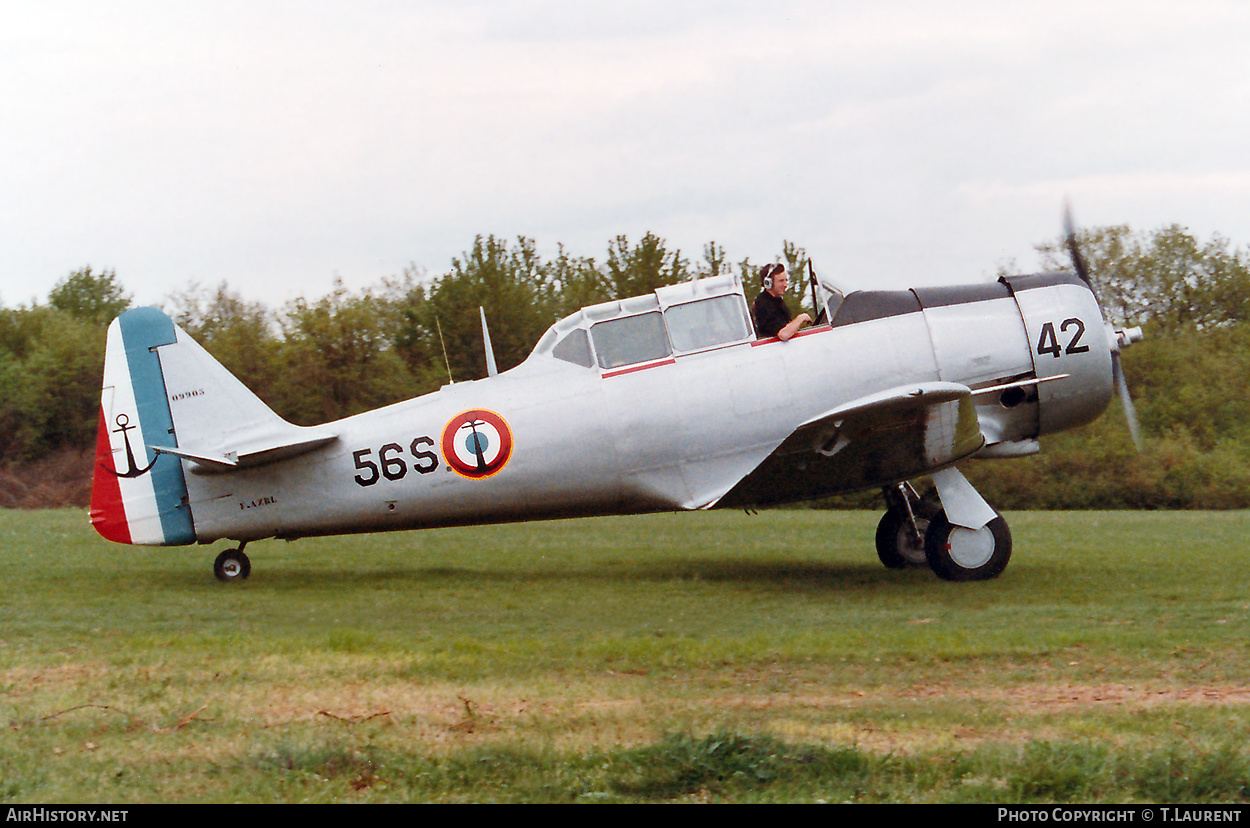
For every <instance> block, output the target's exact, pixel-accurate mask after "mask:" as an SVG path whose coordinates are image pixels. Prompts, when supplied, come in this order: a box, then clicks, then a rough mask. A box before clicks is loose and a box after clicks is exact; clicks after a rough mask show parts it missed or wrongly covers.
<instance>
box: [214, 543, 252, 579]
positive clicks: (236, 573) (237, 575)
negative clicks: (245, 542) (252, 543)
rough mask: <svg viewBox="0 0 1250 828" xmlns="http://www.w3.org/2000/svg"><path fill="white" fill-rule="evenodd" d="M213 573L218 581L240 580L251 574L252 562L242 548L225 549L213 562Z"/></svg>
mask: <svg viewBox="0 0 1250 828" xmlns="http://www.w3.org/2000/svg"><path fill="white" fill-rule="evenodd" d="M213 574H214V575H216V576H217V580H219V581H242V580H243V579H245V578H247V576H248V575H251V574H252V562H251V561H249V560H248V558H247V555H244V554H243V550H242V549H227V550H226V551H225V552H222V553H221V554H220V555H218V556H217V560H216V561H214V562H213Z"/></svg>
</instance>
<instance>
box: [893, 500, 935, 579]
mask: <svg viewBox="0 0 1250 828" xmlns="http://www.w3.org/2000/svg"><path fill="white" fill-rule="evenodd" d="M911 510H912V515H913V516H914V517H915V520H916V525H915V528H914V529H913V528H912V521H911V519H910V518H908V516H907V512H906V511H905V510H904V509H899V508H890V509H888V510H887V511H886V513H885V514H884V515H882V516H881V522H880V523H878V524H877V557H878V558H880V559H881V563H883V564H885V566H886V568H887V569H907V568H908V567H921V566H925V565H926V563H927V559H926V557H925V551H924V539H925V536H926V534H927V531H928V528H929V523H930V522H931V521H932V520H933V518H934V517H936V516H937V515H938V513H939V512H941V511H942V510H941V509H940V508H938V506H937V504H935V503H931V502H930V501H928V500H916V501H912V504H911ZM917 533H919V534H917Z"/></svg>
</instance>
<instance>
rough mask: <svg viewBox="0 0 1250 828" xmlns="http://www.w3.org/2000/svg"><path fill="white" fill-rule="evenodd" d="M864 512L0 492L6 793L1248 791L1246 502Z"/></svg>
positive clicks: (563, 796)
mask: <svg viewBox="0 0 1250 828" xmlns="http://www.w3.org/2000/svg"><path fill="white" fill-rule="evenodd" d="M1007 517H1008V520H1009V521H1010V523H1011V525H1012V532H1013V535H1014V539H1015V553H1014V557H1013V560H1012V563H1011V565H1010V566H1009V567H1008V568H1007V571H1006V572H1005V573H1004V575H1003V576H1002V577H1001V578H999V579H997V580H994V581H990V582H985V583H975V584H950V583H946V582H942V581H939V580H937V579H936V578H934V577H933V576H932V575H931V574H930V573H928V572H926V571H920V570H917V571H905V572H897V571H890V570H886V569H884V568H883V567H881V566H880V565H879V563H878V562H877V560H876V556H875V553H874V552H873V550H872V535H873V530H874V528H875V523H876V519H877V515H875V514H873V513H869V512H817V511H807V510H792V511H770V512H763V513H761V514H759V515H756V516H746V515H743V514H741V513H701V514H690V515H657V516H651V517H639V518H622V519H601V520H584V521H569V522H557V523H540V524H527V525H516V526H501V527H486V528H466V529H455V530H439V531H429V532H422V533H403V534H397V535H381V536H368V537H354V538H334V539H318V540H305V541H299V542H296V543H290V544H288V543H283V542H276V541H271V542H258V543H255V544H252V545H251V546H249V548H248V553H249V555H250V556H251V558H252V563H253V574H252V577H251V578H250V579H249V580H248V581H247V582H244V583H241V584H230V585H223V584H219V583H218V582H217V581H215V580H214V579H213V577H212V573H211V563H212V558H213V556H214V555H215V554H216V552H217V551H219V549H220V548H221V545H220V544H219V545H217V546H216V547H212V548H208V547H192V548H175V549H145V548H140V547H124V546H116V545H112V544H109V543H107V542H106V541H103V540H100V539H99V538H97V537H96V536H95V535H94V533H93V532H92V531H91V530H90V528H89V527H88V526H87V525H86V519H85V516H84V515H83V513H82V512H79V511H71V510H66V511H50V512H0V538H2V539H3V554H2V556H0V567H2V568H3V574H4V584H3V587H0V618H2V619H3V621H2V623H0V723H3V724H4V725H5V726H6V727H7V731H6V733H5V736H4V738H3V740H0V801H10V802H36V801H39V802H64V801H111V802H151V801H197V802H199V801H206V802H217V801H283V802H287V801H349V802H350V801H407V800H420V801H666V800H694V801H813V800H825V801H978V802H992V801H997V802H1017V801H1091V800H1099V801H1224V802H1230V801H1231V802H1244V801H1246V800H1247V798H1248V797H1250V793H1248V789H1247V785H1248V784H1250V776H1248V775H1247V766H1248V754H1247V752H1246V748H1245V747H1244V743H1245V741H1246V740H1245V738H1244V734H1245V733H1246V732H1247V730H1248V729H1250V682H1248V681H1247V676H1248V675H1250V635H1248V634H1247V633H1248V632H1250V629H1248V626H1250V625H1248V620H1250V592H1248V591H1247V590H1246V588H1245V584H1246V581H1245V577H1244V575H1243V574H1242V573H1244V572H1245V571H1246V567H1247V564H1248V563H1250V544H1248V543H1247V542H1246V538H1247V537H1248V536H1250V514H1248V513H1245V512H1217V513H1200V512H1183V513H1157V512H1155V513H1018V514H1009V515H1008V516H1007Z"/></svg>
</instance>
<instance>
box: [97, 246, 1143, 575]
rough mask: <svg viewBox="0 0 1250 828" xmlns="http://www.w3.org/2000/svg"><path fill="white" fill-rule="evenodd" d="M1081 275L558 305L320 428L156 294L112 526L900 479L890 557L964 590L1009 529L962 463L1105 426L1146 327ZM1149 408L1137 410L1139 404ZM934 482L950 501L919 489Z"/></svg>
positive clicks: (227, 557) (713, 287)
mask: <svg viewBox="0 0 1250 828" xmlns="http://www.w3.org/2000/svg"><path fill="white" fill-rule="evenodd" d="M1072 239H1073V237H1072V235H1071V232H1069V241H1070V242H1071V247H1072V251H1073V256H1074V263H1075V264H1076V271H1075V272H1056V273H1042V274H1037V275H1031V276H1014V277H1004V278H1001V279H999V280H998V281H997V282H992V283H983V284H972V285H961V286H953V287H937V288H916V289H912V290H894V291H855V292H850V293H846V294H844V293H843V292H841V291H840V290H838V289H837V288H836V287H834V286H831V285H828V284H824V283H822V281H821V280H819V279H817V278H816V275H815V273H814V271H813V272H812V273H811V281H810V286H811V289H812V295H813V298H814V301H815V304H816V307H817V310H818V311H819V315H818V317H817V320H816V324H814V325H812V326H811V327H809V328H806V329H804V330H802V331H800V332H798V333H797V334H795V335H794V336H793V337H791V338H790V339H788V340H786V341H782V340H780V339H778V338H776V337H769V338H757V337H756V335H755V333H754V331H753V328H752V320H751V316H750V306H749V304H748V299H747V295H746V292H745V290H744V287H743V284H742V282H741V280H740V279H739V278H738V277H737V276H732V275H731V276H719V277H714V278H706V279H700V280H697V281H691V282H684V283H681V284H676V285H672V286H669V287H662V288H659V289H658V290H656V291H655V292H654V293H650V294H647V295H645V296H637V297H632V298H628V299H622V300H619V301H612V302H605V303H603V304H599V305H594V306H591V307H587V308H583V309H582V310H580V311H578V312H577V313H575V314H573V315H571V316H568V317H566V318H564V319H561V320H560V321H558V322H556V323H555V324H554V325H553V326H552V327H551V328H550V329H549V330H548V331H547V332H546V334H545V335H544V336H543V337H542V338H541V340H539V342H538V344H537V346H536V347H535V348H534V350H533V352H532V353H531V354H530V356H529V357H528V358H527V359H526V360H525V361H524V362H523V363H521V364H520V365H518V366H516V367H515V368H513V369H511V370H508V371H505V372H502V373H500V372H497V371H496V370H495V367H494V364H493V356H492V355H491V348H490V341H489V333H488V332H487V330H486V326H485V314H484V313H483V336H484V339H485V344H486V350H487V355H488V369H489V374H490V376H488V377H486V378H484V379H481V380H476V381H471V382H458V383H454V384H449V385H446V386H444V387H443V388H441V389H439V390H438V391H436V392H433V393H430V394H426V395H424V396H421V397H417V398H415V399H412V400H408V401H406V402H401V403H397V404H394V405H390V406H387V407H385V408H381V409H377V410H375V411H370V412H367V413H363V414H358V415H355V416H352V417H347V418H345V419H342V420H338V421H335V422H331V423H326V424H324V425H319V426H313V427H301V426H295V425H292V424H290V423H288V422H286V421H285V420H283V419H281V418H280V417H279V416H278V415H277V414H275V413H274V412H273V411H272V410H270V409H269V408H268V407H267V406H266V405H265V404H264V403H263V402H262V401H261V400H260V399H259V398H258V397H256V396H255V395H254V394H253V393H252V392H251V391H249V390H248V389H247V388H246V387H244V386H243V384H242V383H240V382H239V381H238V380H237V379H236V378H235V377H234V376H233V375H231V374H230V373H229V372H228V371H227V370H226V369H225V368H224V367H222V366H221V365H220V364H219V363H218V362H217V361H216V360H214V359H213V358H212V357H211V356H210V355H209V354H208V353H207V352H206V351H205V350H204V349H203V348H201V347H200V346H199V345H198V344H197V343H196V342H194V341H193V340H192V339H191V338H190V337H188V336H187V334H186V333H185V332H183V331H182V330H181V329H180V328H179V327H178V326H177V325H175V324H174V323H173V321H172V320H170V319H169V317H167V316H166V315H165V314H163V313H162V312H161V311H160V310H158V309H156V308H138V309H135V310H130V311H127V312H125V313H123V314H122V315H121V316H120V317H118V318H117V319H116V320H114V321H113V323H112V324H111V326H110V328H109V331H108V339H107V346H106V357H105V363H104V383H103V385H104V388H103V393H102V397H101V407H100V425H99V436H98V444H97V460H98V462H97V464H96V469H95V475H94V480H93V491H92V500H91V512H90V518H91V523H92V524H93V526H94V527H95V528H96V530H97V531H98V532H99V533H100V534H101V535H102V536H103V537H105V538H107V539H109V540H111V541H116V542H119V543H132V544H146V545H183V544H191V543H202V544H204V543H212V542H215V541H217V540H221V539H229V540H231V541H235V542H238V546H237V547H234V548H230V549H227V550H226V551H224V552H222V553H221V554H220V555H219V556H218V557H217V559H216V562H215V565H214V571H215V574H216V576H217V577H218V578H220V579H222V580H226V581H230V580H236V579H242V578H246V577H248V575H249V573H250V571H251V564H250V562H249V560H248V557H247V555H245V554H244V552H243V549H244V546H246V545H247V544H248V543H249V542H251V541H253V540H258V539H262V538H284V539H295V538H302V537H309V536H317V535H337V534H348V533H361V532H381V531H395V530H406V529H422V528H429V527H438V526H455V525H466V524H483V523H500V522H508V521H524V520H541V519H555V518H571V517H579V516H592V515H619V514H635V513H644V512H659V511H692V510H700V509H726V508H743V509H749V508H752V507H756V506H762V505H769V504H777V503H785V502H792V501H801V500H807V499H812V498H817V497H822V496H826V495H831V494H835V493H839V492H850V491H855V490H862V489H869V488H881V489H882V490H883V491H884V493H885V495H886V504H887V511H886V513H885V515H884V517H883V518H882V519H881V522H880V524H879V526H878V530H877V535H876V545H877V552H878V555H879V557H880V559H881V561H882V562H883V563H884V564H885V565H886V566H888V567H892V568H902V567H908V566H923V565H927V566H929V567H930V568H931V569H932V570H933V572H934V573H935V574H936V575H938V576H939V577H941V578H943V579H947V580H954V581H970V580H984V579H987V578H993V577H995V576H997V575H999V574H1000V573H1001V572H1002V571H1003V569H1004V567H1006V565H1007V562H1008V560H1009V558H1010V556H1011V533H1010V531H1009V529H1008V527H1007V523H1006V521H1004V519H1003V518H1002V517H1001V516H1000V515H999V514H998V513H997V512H996V511H995V510H994V509H993V508H992V507H991V506H990V505H989V504H988V503H986V501H985V500H984V498H982V497H981V495H980V494H978V493H977V492H976V490H975V489H974V488H973V487H972V486H971V484H969V482H968V481H967V479H966V478H965V477H964V476H963V475H962V474H961V473H960V471H959V470H958V468H957V465H956V464H958V463H959V462H960V461H963V460H966V459H971V458H1012V457H1023V456H1027V455H1031V454H1034V453H1036V452H1037V451H1038V450H1039V443H1038V438H1039V437H1040V436H1041V435H1044V434H1050V433H1053V432H1056V431H1061V430H1063V429H1069V428H1073V427H1075V426H1079V425H1082V424H1085V423H1088V422H1090V421H1092V420H1094V419H1095V418H1097V417H1098V416H1099V415H1100V414H1101V413H1102V412H1103V410H1104V409H1105V408H1106V406H1107V404H1108V402H1109V401H1110V399H1111V397H1112V395H1113V386H1115V385H1116V384H1117V383H1118V384H1119V385H1120V387H1121V390H1122V394H1123V398H1124V401H1125V404H1126V410H1127V411H1129V412H1130V413H1131V405H1130V403H1129V401H1128V397H1127V392H1126V390H1124V389H1123V375H1122V372H1121V371H1120V370H1119V360H1118V355H1119V351H1120V349H1121V348H1122V347H1124V346H1126V345H1128V344H1129V343H1131V342H1132V341H1134V340H1135V339H1137V338H1139V337H1140V329H1129V330H1117V329H1115V328H1114V327H1113V326H1112V325H1110V324H1108V323H1106V322H1105V321H1104V319H1103V315H1102V312H1101V309H1100V307H1099V303H1098V301H1097V299H1096V297H1095V295H1094V292H1093V289H1092V286H1091V284H1090V282H1089V279H1088V274H1087V273H1086V270H1085V267H1084V263H1083V262H1082V261H1081V260H1080V258H1079V253H1078V252H1077V251H1076V249H1075V243H1074V242H1073V241H1072ZM1130 422H1132V420H1130ZM920 477H928V478H931V479H932V481H933V484H934V487H935V489H936V496H937V499H936V502H935V501H934V499H933V498H932V497H924V498H922V497H920V496H919V495H918V493H917V491H916V489H915V488H914V487H913V486H912V484H911V483H909V481H913V480H915V479H917V478H920Z"/></svg>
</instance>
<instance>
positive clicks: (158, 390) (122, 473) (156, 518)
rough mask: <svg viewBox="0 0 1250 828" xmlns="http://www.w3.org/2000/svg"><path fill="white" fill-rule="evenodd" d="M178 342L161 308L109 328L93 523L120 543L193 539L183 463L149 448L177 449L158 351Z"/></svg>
mask: <svg viewBox="0 0 1250 828" xmlns="http://www.w3.org/2000/svg"><path fill="white" fill-rule="evenodd" d="M176 341H177V329H176V328H175V327H174V323H173V322H172V321H171V320H170V319H169V317H168V316H166V315H165V314H163V313H161V312H160V311H159V310H157V309H156V308H137V309H135V310H131V311H127V312H126V313H123V314H122V315H121V316H119V317H118V318H117V319H115V320H113V323H112V324H111V325H110V326H109V330H108V339H107V342H106V345H105V351H104V388H103V391H102V393H101V395H100V427H99V432H98V435H97V438H96V465H95V475H94V479H93V481H92V487H91V524H92V526H94V527H95V529H96V531H97V532H99V533H100V534H101V535H102V536H103V537H105V538H108V539H109V540H112V541H117V542H118V543H137V544H145V545H153V546H174V545H179V544H187V543H191V542H193V541H194V540H195V526H194V524H193V522H192V518H191V508H190V506H189V504H188V503H187V484H186V478H185V477H184V476H183V471H182V463H181V461H179V459H178V458H177V457H171V456H169V455H165V454H158V453H157V452H155V451H153V450H152V449H151V448H149V446H151V445H166V444H168V443H169V442H170V441H175V444H176V437H175V435H174V423H173V417H172V415H171V414H170V410H169V395H168V394H167V392H166V389H165V377H164V375H163V374H162V371H161V362H160V358H159V357H158V356H157V352H156V349H157V348H158V347H160V346H162V345H172V344H174V343H175V342H176Z"/></svg>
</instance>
